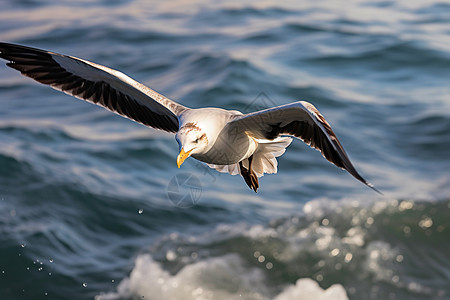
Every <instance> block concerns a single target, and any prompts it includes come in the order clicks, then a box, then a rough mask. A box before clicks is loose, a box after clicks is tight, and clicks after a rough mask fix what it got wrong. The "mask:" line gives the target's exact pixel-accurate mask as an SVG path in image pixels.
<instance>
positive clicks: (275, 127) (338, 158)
mask: <svg viewBox="0 0 450 300" xmlns="http://www.w3.org/2000/svg"><path fill="white" fill-rule="evenodd" d="M227 126H228V128H227V129H228V130H239V131H245V132H247V134H248V135H250V136H253V137H255V138H257V139H267V140H273V139H275V138H277V137H279V136H292V137H296V138H298V139H301V140H302V141H303V142H305V143H306V144H307V145H309V146H310V147H312V148H314V149H317V150H319V151H320V152H321V153H322V155H323V156H324V157H325V158H326V159H327V160H328V161H330V162H331V163H333V164H334V165H336V166H338V167H340V168H342V169H344V170H347V171H348V172H349V173H350V174H351V175H353V176H354V177H355V178H356V179H358V180H359V181H361V182H363V183H364V184H366V185H367V186H369V187H371V188H372V189H374V190H375V191H376V192H378V193H380V192H379V191H378V190H377V189H375V188H374V186H373V185H372V184H371V183H369V182H367V181H366V180H365V179H364V178H363V177H362V176H361V175H360V174H359V173H358V172H357V171H356V169H355V167H354V166H353V164H352V163H351V162H350V159H349V158H348V156H347V153H346V152H345V150H344V148H343V147H342V145H341V143H340V142H339V140H338V138H337V136H336V134H335V133H334V132H333V130H332V129H331V126H330V124H329V123H328V122H327V121H326V120H325V118H324V117H323V116H322V114H321V113H320V112H319V111H318V110H317V109H316V108H315V107H314V106H313V105H312V104H311V103H308V102H306V101H299V102H295V103H291V104H288V105H283V106H278V107H274V108H270V109H266V110H262V111H258V112H255V113H251V114H246V115H240V116H239V115H237V116H236V117H235V119H234V120H233V121H231V122H230V123H229V124H228V125H227Z"/></svg>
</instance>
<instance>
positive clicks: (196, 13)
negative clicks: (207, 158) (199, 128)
mask: <svg viewBox="0 0 450 300" xmlns="http://www.w3.org/2000/svg"><path fill="white" fill-rule="evenodd" d="M449 34H450V5H449V4H448V3H446V2H443V1H439V0H432V1H407V0H403V1H371V0H358V1H346V2H336V1H332V0H324V1H259V2H253V1H245V0H244V1H242V0H241V1H201V0H197V1H145V0H129V1H125V0H124V1H121V0H115V1H106V0H105V1H88V0H82V1H80V0H77V1H75V0H73V1H72V0H64V1H54V0H41V1H38V0H14V1H12V0H6V1H3V2H2V9H1V11H0V40H1V41H6V42H14V43H20V44H24V45H28V46H33V47H39V48H43V49H46V50H50V51H54V52H59V53H64V54H68V55H73V56H77V57H80V58H84V59H87V60H91V61H94V62H97V63H100V64H103V65H106V66H109V67H112V68H115V69H118V70H121V71H123V72H124V73H126V74H128V75H130V76H131V77H133V78H135V79H136V80H138V81H140V82H142V83H144V84H146V85H148V86H150V87H152V88H153V89H155V90H157V91H159V92H160V93H162V94H164V95H166V96H168V97H169V98H171V99H174V100H176V101H178V102H181V103H182V104H184V105H186V106H188V107H194V108H195V107H204V106H216V107H223V108H227V109H238V110H241V111H244V112H249V111H253V110H257V109H261V108H264V107H267V106H273V105H281V104H285V103H289V102H293V101H297V100H307V101H310V102H312V103H313V104H314V105H316V106H317V108H318V109H319V110H320V111H321V112H322V113H323V114H324V115H325V117H326V118H327V119H328V121H329V122H330V123H331V125H332V126H333V128H334V130H335V132H336V133H337V135H338V136H339V137H340V139H341V142H342V143H343V145H344V147H345V148H346V149H347V152H348V153H349V156H350V157H351V159H352V161H353V162H354V164H355V166H356V168H357V169H358V170H360V172H361V173H362V174H363V176H364V177H366V178H367V179H368V180H369V181H370V182H372V183H374V184H375V186H376V187H377V188H379V189H380V190H382V191H383V192H384V193H385V196H384V197H382V196H379V195H377V194H376V193H374V192H373V191H371V190H370V189H368V188H366V187H365V186H364V185H362V184H360V183H359V182H358V181H356V180H354V179H353V178H352V177H351V176H349V175H348V174H346V173H345V172H343V171H341V170H340V169H338V168H336V167H334V166H332V165H331V164H329V163H328V162H327V161H326V160H324V159H323V158H322V157H321V156H320V154H319V153H318V152H317V151H313V150H310V149H309V148H308V147H307V146H306V145H304V144H303V143H301V142H298V141H297V142H294V143H293V144H292V145H291V146H290V147H289V149H288V151H287V152H286V153H285V154H284V155H283V156H282V157H280V159H279V160H278V161H279V173H278V174H277V175H266V176H264V177H263V178H262V179H260V184H261V188H260V190H259V191H258V193H257V194H255V193H254V192H252V191H251V190H250V189H248V187H247V186H246V185H245V183H244V181H243V180H242V178H240V177H238V176H230V175H226V174H220V173H217V172H215V171H212V170H211V171H210V169H208V168H207V167H205V166H204V165H203V164H200V163H198V162H196V161H195V160H193V159H189V160H187V161H186V163H185V164H184V165H183V167H182V169H181V170H178V169H177V168H176V163H175V159H176V156H177V154H178V153H177V150H178V146H177V143H176V141H175V139H174V137H173V135H171V134H166V133H164V132H160V131H156V130H152V129H148V128H145V127H144V126H140V125H138V124H134V123H133V122H130V121H129V120H126V119H123V118H120V117H118V116H116V115H113V114H111V113H109V112H107V111H106V110H103V109H101V108H99V107H96V106H94V105H90V104H88V103H84V102H82V101H79V100H75V99H72V98H71V97H69V96H66V95H64V94H62V93H59V92H56V91H54V90H52V89H50V88H48V87H45V86H41V85H39V84H37V83H35V82H33V81H32V80H30V79H27V78H24V77H22V76H20V75H19V74H18V73H17V72H15V71H13V70H11V69H9V68H7V67H5V66H4V64H3V63H2V65H3V66H1V67H0V143H1V144H0V145H1V146H0V298H1V299H94V298H95V299H278V300H286V299H347V298H348V299H450V287H449V285H448V283H449V282H450V258H449V255H448V254H449V253H450V218H449V217H450V214H449V210H450V177H449V169H450V155H449V153H450V152H449V149H450V98H449V93H450V86H449V81H448V79H449V78H450V37H449ZM182 173H185V174H186V173H187V174H188V175H193V176H194V177H195V178H198V179H199V181H200V182H201V189H200V191H197V192H199V193H197V194H196V195H197V198H195V200H196V203H194V204H195V205H193V206H192V205H188V206H189V207H188V208H181V207H177V206H175V205H174V204H173V203H172V202H171V201H170V199H169V197H168V194H167V192H168V185H169V183H170V182H171V180H173V178H174V176H176V175H180V174H182ZM182 188H183V189H182V190H181V193H189V192H191V191H190V190H189V189H185V187H182Z"/></svg>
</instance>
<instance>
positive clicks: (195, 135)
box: [175, 123, 208, 168]
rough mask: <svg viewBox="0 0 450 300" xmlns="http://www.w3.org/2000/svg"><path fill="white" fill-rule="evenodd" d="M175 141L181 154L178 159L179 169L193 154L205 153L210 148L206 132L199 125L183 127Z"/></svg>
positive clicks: (188, 124) (190, 124) (189, 124)
mask: <svg viewBox="0 0 450 300" xmlns="http://www.w3.org/2000/svg"><path fill="white" fill-rule="evenodd" d="M175 139H176V140H177V142H178V146H179V147H180V154H178V157H177V165H178V168H179V167H180V166H181V164H183V162H184V161H185V159H186V158H188V157H189V156H191V155H193V154H197V153H203V152H205V150H206V149H207V147H208V137H207V135H206V132H205V131H203V130H202V129H201V128H200V127H199V126H198V124H197V123H187V124H185V125H183V126H182V127H181V128H180V129H179V130H178V132H177V134H176V135H175Z"/></svg>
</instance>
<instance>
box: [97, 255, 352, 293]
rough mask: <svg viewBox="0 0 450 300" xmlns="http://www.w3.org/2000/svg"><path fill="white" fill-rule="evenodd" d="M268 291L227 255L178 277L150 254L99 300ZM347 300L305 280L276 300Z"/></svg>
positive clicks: (335, 289) (337, 288) (336, 288)
mask: <svg viewBox="0 0 450 300" xmlns="http://www.w3.org/2000/svg"><path fill="white" fill-rule="evenodd" d="M267 292H268V291H267V287H266V286H265V283H264V276H263V273H262V272H261V270H259V269H257V268H246V267H245V264H244V262H243V261H242V260H241V259H240V258H239V257H238V256H237V255H233V254H230V255H226V256H223V257H216V258H211V259H207V260H204V261H200V262H196V263H193V264H191V265H188V266H186V267H185V268H184V269H183V270H181V271H180V272H178V273H177V274H175V275H172V274H170V273H169V272H167V271H166V270H164V269H163V268H162V267H161V264H159V263H157V262H155V261H154V260H153V259H152V257H151V256H150V255H149V254H143V255H139V256H138V257H137V258H136V261H135V266H134V268H133V271H132V272H131V274H130V277H129V278H127V279H125V280H123V281H122V282H121V283H120V284H119V286H118V287H117V292H111V293H103V294H100V295H97V296H96V297H95V299H96V300H117V299H186V300H189V299H192V300H194V299H204V300H208V299H217V300H221V299H224V300H225V299H227V300H231V299H248V300H252V299H254V300H265V299H270V298H267ZM290 299H297V300H310V299H311V300H312V299H314V300H327V299H340V300H345V299H348V298H347V295H346V292H345V290H344V288H343V287H342V286H341V285H333V286H331V287H330V288H328V289H326V290H324V289H322V288H321V287H320V286H319V285H318V284H317V282H315V281H314V280H311V279H308V278H303V279H299V280H297V282H296V283H295V284H292V285H287V286H286V287H285V288H284V289H283V291H282V292H281V293H279V294H278V295H276V296H275V298H274V300H290Z"/></svg>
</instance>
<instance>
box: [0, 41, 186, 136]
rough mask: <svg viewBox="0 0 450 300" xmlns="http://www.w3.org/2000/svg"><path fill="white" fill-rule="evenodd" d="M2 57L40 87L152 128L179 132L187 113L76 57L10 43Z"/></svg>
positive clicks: (1, 47) (1, 51)
mask: <svg viewBox="0 0 450 300" xmlns="http://www.w3.org/2000/svg"><path fill="white" fill-rule="evenodd" d="M0 57H1V58H3V59H5V60H9V63H7V65H8V66H9V67H11V68H13V69H16V70H19V71H20V72H21V73H22V74H23V75H25V76H28V77H30V78H32V79H34V80H36V81H38V82H40V83H43V84H47V85H50V86H51V87H52V88H54V89H56V90H59V91H63V92H65V93H67V94H69V95H72V96H75V97H77V98H80V99H83V100H86V101H89V102H91V103H94V104H97V105H100V106H103V107H104V108H106V109H108V110H110V111H112V112H114V113H117V114H119V115H122V116H124V117H127V118H130V119H132V120H134V121H136V122H138V123H141V124H144V125H147V126H150V127H154V128H158V129H162V130H166V131H169V132H176V131H178V117H177V116H178V115H179V114H180V113H181V112H183V111H184V110H186V109H187V108H186V107H184V106H182V105H179V104H177V103H175V102H173V101H172V100H170V99H168V98H166V97H164V96H163V95H160V94H158V93H157V92H155V91H154V90H152V89H150V88H148V87H146V86H144V85H143V84H141V83H139V82H137V81H135V80H133V79H131V78H130V77H128V76H126V75H125V74H123V73H121V72H119V71H116V70H113V69H110V68H107V67H105V66H102V65H97V64H95V63H92V62H89V61H86V60H82V59H79V58H76V57H71V56H65V55H61V54H57V53H52V52H48V51H44V50H40V49H35V48H29V47H25V46H20V45H14V44H8V43H0Z"/></svg>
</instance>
